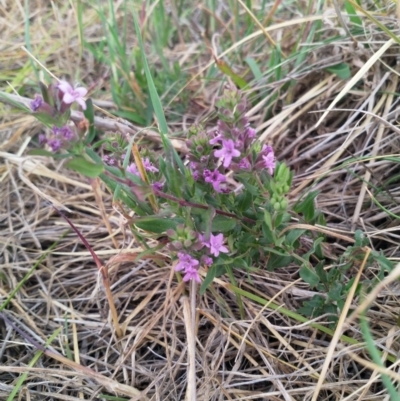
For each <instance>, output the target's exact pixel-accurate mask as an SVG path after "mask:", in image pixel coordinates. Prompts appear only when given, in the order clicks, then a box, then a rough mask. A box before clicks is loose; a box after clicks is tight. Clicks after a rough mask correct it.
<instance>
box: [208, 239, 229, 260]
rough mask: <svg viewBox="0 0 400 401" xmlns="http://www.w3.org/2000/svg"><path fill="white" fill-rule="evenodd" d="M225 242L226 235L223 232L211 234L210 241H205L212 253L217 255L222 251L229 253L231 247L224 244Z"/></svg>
mask: <svg viewBox="0 0 400 401" xmlns="http://www.w3.org/2000/svg"><path fill="white" fill-rule="evenodd" d="M223 242H224V235H223V234H218V235H212V234H211V235H210V239H209V241H208V242H206V243H205V245H206V246H207V248H210V253H211V255H213V256H215V257H217V256H218V255H219V254H220V252H222V253H228V252H229V249H228V248H227V247H226V246H225V245H223Z"/></svg>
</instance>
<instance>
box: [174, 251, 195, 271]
mask: <svg viewBox="0 0 400 401" xmlns="http://www.w3.org/2000/svg"><path fill="white" fill-rule="evenodd" d="M178 259H179V263H178V264H177V265H176V266H175V271H177V272H178V271H181V270H186V269H187V268H188V267H192V268H195V267H197V266H198V265H199V261H198V260H197V259H195V258H194V257H192V256H190V255H189V254H187V253H183V252H178Z"/></svg>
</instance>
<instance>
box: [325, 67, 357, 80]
mask: <svg viewBox="0 0 400 401" xmlns="http://www.w3.org/2000/svg"><path fill="white" fill-rule="evenodd" d="M326 70H327V71H329V72H331V73H332V74H335V75H337V76H338V77H339V78H340V79H343V80H344V79H349V78H350V77H351V71H350V66H349V65H348V64H347V63H340V64H336V65H332V66H330V67H327V68H326Z"/></svg>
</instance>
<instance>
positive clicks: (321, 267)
mask: <svg viewBox="0 0 400 401" xmlns="http://www.w3.org/2000/svg"><path fill="white" fill-rule="evenodd" d="M315 272H316V273H317V275H318V277H319V279H320V281H321V282H322V283H324V284H326V283H327V282H328V277H327V275H326V271H325V269H324V261H321V262H319V263H318V264H317V265H316V266H315Z"/></svg>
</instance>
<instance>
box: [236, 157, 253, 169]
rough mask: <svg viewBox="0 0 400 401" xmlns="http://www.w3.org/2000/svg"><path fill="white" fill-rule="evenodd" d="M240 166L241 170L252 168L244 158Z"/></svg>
mask: <svg viewBox="0 0 400 401" xmlns="http://www.w3.org/2000/svg"><path fill="white" fill-rule="evenodd" d="M238 166H239V168H240V169H241V170H250V168H251V164H250V162H249V159H248V158H247V157H244V158H243V159H242V160H240V162H239V164H238Z"/></svg>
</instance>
